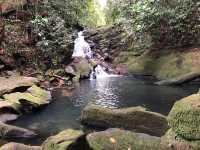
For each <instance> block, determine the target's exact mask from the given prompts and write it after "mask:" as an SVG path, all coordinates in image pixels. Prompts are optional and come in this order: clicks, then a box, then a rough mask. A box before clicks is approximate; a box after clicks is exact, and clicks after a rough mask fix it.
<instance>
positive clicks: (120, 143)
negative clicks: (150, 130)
mask: <svg viewBox="0 0 200 150" xmlns="http://www.w3.org/2000/svg"><path fill="white" fill-rule="evenodd" d="M87 141H88V144H89V146H90V148H91V149H92V150H166V148H165V147H164V146H161V145H160V138H158V137H153V136H149V135H146V134H141V133H134V132H131V131H125V130H120V129H109V130H106V131H102V132H94V133H91V134H89V135H87Z"/></svg>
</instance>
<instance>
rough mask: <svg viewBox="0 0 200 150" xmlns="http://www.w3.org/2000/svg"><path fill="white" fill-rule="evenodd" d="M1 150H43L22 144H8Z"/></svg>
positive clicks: (0, 149)
mask: <svg viewBox="0 0 200 150" xmlns="http://www.w3.org/2000/svg"><path fill="white" fill-rule="evenodd" d="M0 150H42V148H41V147H40V146H29V145H24V144H20V143H13V142H12V143H8V144H5V145H3V146H2V147H0Z"/></svg>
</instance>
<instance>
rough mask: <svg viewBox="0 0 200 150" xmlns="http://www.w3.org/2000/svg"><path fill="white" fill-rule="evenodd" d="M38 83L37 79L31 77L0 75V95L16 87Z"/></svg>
mask: <svg viewBox="0 0 200 150" xmlns="http://www.w3.org/2000/svg"><path fill="white" fill-rule="evenodd" d="M37 83H39V81H38V79H36V78H33V77H23V76H19V77H10V78H2V77H0V85H1V86H0V96H2V95H4V94H6V93H11V92H12V91H13V90H15V89H16V88H20V87H31V86H33V85H34V84H37Z"/></svg>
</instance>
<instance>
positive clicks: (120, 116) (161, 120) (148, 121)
mask: <svg viewBox="0 0 200 150" xmlns="http://www.w3.org/2000/svg"><path fill="white" fill-rule="evenodd" d="M81 122H82V123H83V124H84V125H88V126H94V127H102V128H113V127H114V128H115V127H117V128H124V129H130V130H133V131H135V132H139V133H148V134H150V135H155V136H162V135H163V134H164V133H165V132H166V131H167V130H168V123H167V120H166V117H165V116H163V115H161V114H158V113H154V112H150V111H146V110H145V108H142V107H131V108H124V109H108V108H103V107H99V106H95V105H89V106H87V107H85V108H84V110H83V111H82V115H81Z"/></svg>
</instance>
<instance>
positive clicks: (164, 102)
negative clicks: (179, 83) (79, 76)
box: [14, 77, 198, 144]
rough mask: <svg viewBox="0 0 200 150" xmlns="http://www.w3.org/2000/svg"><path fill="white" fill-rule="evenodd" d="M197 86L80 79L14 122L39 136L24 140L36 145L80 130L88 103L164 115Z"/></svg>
mask: <svg viewBox="0 0 200 150" xmlns="http://www.w3.org/2000/svg"><path fill="white" fill-rule="evenodd" d="M197 90H198V87H197V86H193V85H192V86H190V85H187V86H184V87H167V86H156V85H153V84H152V83H150V82H147V81H144V80H138V79H134V78H128V77H127V78H125V77H115V78H101V79H98V80H97V81H96V80H92V81H87V80H86V81H83V82H81V83H80V85H79V86H78V87H77V88H76V89H75V91H74V93H73V94H72V93H70V95H72V96H70V97H67V96H66V94H64V96H63V94H62V93H63V91H62V90H59V91H56V92H54V98H55V100H54V102H53V103H52V104H50V105H49V106H47V107H46V108H44V109H42V110H41V111H38V112H36V113H34V114H30V115H27V116H22V117H21V118H20V119H19V120H17V121H16V122H14V125H17V126H21V127H25V128H29V129H33V130H35V131H36V132H37V133H39V134H40V136H41V137H40V138H37V139H36V140H32V141H24V142H25V143H33V144H38V143H41V141H42V140H44V139H45V138H46V137H48V136H50V135H52V134H56V133H58V132H60V131H62V130H64V129H67V128H73V129H80V127H81V126H80V123H79V117H80V112H81V110H82V108H83V107H84V106H85V105H87V104H88V103H93V104H97V105H101V106H103V107H108V108H123V107H131V106H145V107H146V108H147V109H149V110H152V111H155V112H159V113H162V114H164V115H167V114H168V112H169V111H170V109H171V107H172V106H173V104H174V102H175V101H176V100H178V99H180V98H182V97H185V96H188V95H190V94H192V93H195V92H197Z"/></svg>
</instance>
